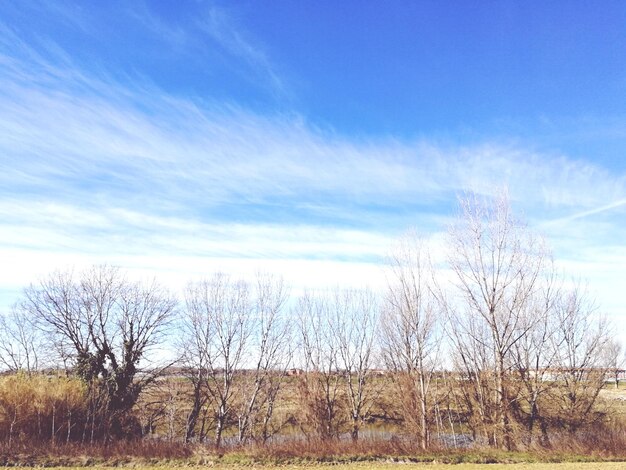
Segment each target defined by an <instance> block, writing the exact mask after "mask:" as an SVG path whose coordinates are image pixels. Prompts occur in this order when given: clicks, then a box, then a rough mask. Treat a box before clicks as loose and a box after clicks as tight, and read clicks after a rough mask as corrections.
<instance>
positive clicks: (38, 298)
mask: <svg viewBox="0 0 626 470" xmlns="http://www.w3.org/2000/svg"><path fill="white" fill-rule="evenodd" d="M176 304H177V302H176V299H175V298H174V297H173V296H172V295H170V294H169V293H168V291H167V290H166V289H164V288H163V287H161V286H159V285H158V284H157V283H156V282H152V283H149V284H140V283H138V282H132V281H130V280H128V279H127V278H126V276H125V274H124V273H123V272H122V271H120V270H119V269H118V268H115V267H111V266H95V267H92V268H90V269H88V270H85V271H83V272H80V273H78V274H75V273H73V272H72V271H67V272H61V271H59V272H55V273H53V274H51V275H50V276H48V277H47V278H45V279H43V280H42V281H41V282H40V283H39V284H34V285H31V286H30V287H28V288H27V289H26V290H25V292H24V300H23V302H22V304H21V308H22V309H23V310H24V311H26V312H29V314H30V315H33V316H34V317H35V318H37V320H38V322H39V325H40V326H41V328H42V329H43V330H44V331H45V332H46V333H47V334H48V335H49V337H50V338H52V340H53V341H54V342H55V344H57V345H58V346H59V348H60V349H61V350H62V351H64V352H65V353H67V354H69V359H70V361H71V363H72V365H73V369H74V370H75V372H76V373H77V374H78V375H79V376H80V377H81V378H82V379H84V380H85V381H86V382H87V383H89V384H91V385H94V384H96V385H97V386H98V388H99V389H101V390H103V391H104V393H105V396H106V406H105V410H106V413H105V415H106V416H105V417H106V420H107V421H108V422H109V425H108V426H107V427H108V431H109V432H111V433H113V434H115V435H125V434H127V433H128V432H130V431H131V430H130V429H128V426H130V425H131V424H132V422H127V421H126V420H127V418H128V416H129V414H128V413H129V411H130V410H131V409H132V407H133V406H134V405H135V403H136V402H137V399H138V398H139V394H140V393H141V391H142V390H143V389H144V387H145V386H146V385H147V384H149V383H151V382H152V381H153V380H154V378H155V377H156V372H155V371H154V370H153V371H147V370H146V371H144V373H143V374H141V376H139V375H138V372H139V371H140V369H139V365H140V363H146V362H147V361H148V360H149V358H148V357H146V356H147V355H148V353H149V351H150V350H151V348H152V347H153V346H156V345H157V344H159V343H160V342H161V341H162V340H163V338H162V334H163V332H164V329H165V327H166V326H167V324H168V322H169V321H170V319H171V318H172V315H173V314H174V312H175V308H176Z"/></svg>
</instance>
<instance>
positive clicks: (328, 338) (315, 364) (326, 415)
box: [296, 292, 341, 439]
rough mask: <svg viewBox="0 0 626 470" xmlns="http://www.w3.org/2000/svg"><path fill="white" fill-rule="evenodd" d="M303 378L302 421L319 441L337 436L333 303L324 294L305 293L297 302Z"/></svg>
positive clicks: (337, 382)
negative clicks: (311, 429)
mask: <svg viewBox="0 0 626 470" xmlns="http://www.w3.org/2000/svg"><path fill="white" fill-rule="evenodd" d="M296 308H297V312H298V318H299V326H300V334H301V341H302V353H303V356H304V357H303V365H304V371H305V373H304V376H303V380H302V382H301V384H300V385H301V389H300V392H301V393H300V394H301V397H300V398H301V400H302V407H303V409H302V411H303V412H304V413H305V416H304V421H306V424H308V425H311V426H313V428H314V430H315V433H316V434H317V436H318V437H320V438H321V439H331V438H335V437H337V436H338V435H339V425H340V418H341V413H340V408H341V403H340V396H339V395H340V394H339V392H340V384H341V375H340V371H339V368H338V367H339V345H338V344H337V343H336V342H335V340H334V338H333V330H332V303H331V300H330V298H329V297H328V296H326V295H313V294H312V293H311V292H307V293H305V294H304V295H303V296H302V297H301V298H300V299H299V301H298V305H297V307H296Z"/></svg>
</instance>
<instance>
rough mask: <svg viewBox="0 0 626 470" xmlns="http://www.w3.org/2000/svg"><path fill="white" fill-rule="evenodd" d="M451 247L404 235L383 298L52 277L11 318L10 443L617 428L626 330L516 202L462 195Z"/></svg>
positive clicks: (483, 434) (507, 438) (2, 388)
mask: <svg viewBox="0 0 626 470" xmlns="http://www.w3.org/2000/svg"><path fill="white" fill-rule="evenodd" d="M444 246H445V248H442V250H443V255H442V256H438V257H437V263H434V262H433V260H432V259H431V250H432V249H433V248H432V247H429V246H428V245H427V244H426V243H424V242H423V241H421V240H420V239H419V238H418V237H416V236H414V235H409V236H406V237H405V238H404V239H402V240H401V241H399V242H398V243H397V246H395V247H393V249H392V250H391V255H390V256H389V259H388V266H387V272H386V275H387V287H386V289H385V290H384V292H380V293H379V292H373V291H371V290H369V289H343V288H335V289H330V290H326V291H323V292H320V291H305V292H303V293H301V294H300V295H293V294H292V293H291V292H290V289H289V288H288V287H287V285H286V284H285V283H284V281H283V280H282V279H281V278H279V277H275V276H268V275H259V276H257V278H256V279H255V281H254V282H247V281H243V280H238V279H233V278H231V277H229V276H227V275H225V274H219V273H218V274H214V275H212V276H211V277H208V278H206V279H205V280H202V281H199V282H193V283H190V284H189V285H188V286H187V288H186V290H185V292H184V295H183V298H182V299H180V300H179V299H177V298H176V297H175V296H174V295H173V294H172V293H171V292H169V291H168V290H167V289H165V288H164V287H163V286H160V285H159V284H157V283H156V282H152V283H148V284H145V283H139V282H134V281H131V280H129V279H128V278H127V277H126V275H125V274H124V273H123V272H122V271H121V270H119V269H117V268H114V267H110V266H97V267H94V268H91V269H89V270H86V271H83V272H78V273H75V272H72V271H69V272H56V273H53V274H51V275H49V276H48V277H46V278H45V279H42V280H41V281H39V282H38V283H36V284H32V285H31V286H29V287H27V288H26V289H25V290H24V293H23V296H22V298H21V299H20V301H19V302H18V303H17V304H16V306H15V308H14V309H13V310H12V311H11V312H10V313H9V314H7V315H6V316H4V317H3V319H2V324H1V325H0V334H1V336H2V337H1V339H0V361H2V363H3V364H4V366H5V369H6V370H7V371H8V372H9V375H7V376H5V377H3V378H1V379H0V439H4V441H5V442H8V443H9V445H10V444H11V443H12V442H15V441H16V440H19V441H21V442H28V441H38V442H55V443H60V442H67V443H69V442H81V443H94V442H110V441H112V440H120V439H131V438H140V437H157V436H158V437H160V438H162V439H169V440H172V441H180V442H186V443H189V442H208V443H211V444H212V445H215V446H216V447H220V446H223V445H225V444H226V443H227V442H228V443H244V444H245V443H248V442H254V443H257V444H259V443H260V444H266V443H268V442H277V441H281V442H283V441H284V440H286V439H287V440H288V439H309V440H310V439H315V440H324V441H333V440H338V439H341V438H342V437H344V436H346V437H348V438H349V439H352V440H353V441H355V442H356V441H358V440H359V439H362V438H363V432H364V430H367V435H368V437H371V436H379V437H381V438H385V439H386V438H389V436H393V437H394V438H407V439H411V440H413V441H414V442H418V443H419V446H420V447H421V448H422V449H427V448H429V447H432V446H438V447H441V446H465V445H467V443H468V442H469V441H471V442H478V443H480V444H481V445H489V446H493V447H498V448H503V449H507V450H510V449H515V448H527V447H531V446H544V447H549V446H551V445H553V444H554V442H555V440H557V439H559V440H562V439H567V438H568V436H569V438H572V439H574V438H578V437H580V436H581V435H583V434H584V433H588V432H589V430H592V429H593V430H595V431H597V430H598V429H602V428H603V427H606V426H615V421H614V420H613V421H611V422H610V420H609V419H607V416H606V412H605V411H606V410H604V409H603V408H602V407H601V406H599V403H600V401H599V394H600V391H601V389H602V388H603V387H604V384H605V382H606V380H607V379H608V378H614V379H615V380H616V381H617V379H618V375H617V374H618V373H619V369H620V367H621V359H622V353H621V348H620V346H619V343H618V342H617V341H616V339H615V338H614V335H613V331H612V329H611V328H610V325H609V324H608V322H607V321H606V320H604V319H603V318H602V316H601V315H599V313H598V310H597V308H596V306H595V305H594V303H593V302H592V301H591V300H590V298H589V296H588V294H587V293H586V292H585V289H584V288H582V287H581V286H580V284H578V283H572V282H567V281H566V280H564V279H563V277H562V276H560V275H559V274H558V272H557V269H556V268H555V266H554V263H553V261H552V259H551V256H550V254H549V251H548V249H547V247H546V244H545V242H544V241H543V240H542V239H541V238H540V237H539V236H537V235H536V234H535V233H533V232H532V231H531V230H529V229H528V227H527V226H526V225H525V224H524V223H523V222H521V221H519V220H517V219H516V218H515V217H514V216H513V214H512V213H511V210H510V206H509V204H508V202H507V200H506V198H505V197H502V198H499V199H497V200H495V201H484V200H480V199H478V198H476V197H473V196H470V197H468V198H466V199H464V200H462V201H461V203H460V214H459V217H458V218H457V220H456V222H455V223H454V224H453V225H452V226H451V227H450V228H449V231H448V235H447V239H446V241H445V245H444ZM438 254H440V253H438ZM433 258H434V257H433ZM170 356H174V357H175V359H172V360H171V361H167V360H166V358H168V357H170ZM164 371H167V372H168V374H164ZM172 371H175V373H172ZM59 374H61V375H59ZM226 441H227V442H226Z"/></svg>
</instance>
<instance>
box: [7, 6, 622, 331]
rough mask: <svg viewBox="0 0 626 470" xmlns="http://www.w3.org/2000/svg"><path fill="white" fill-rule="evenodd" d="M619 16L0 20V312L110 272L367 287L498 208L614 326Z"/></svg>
mask: <svg viewBox="0 0 626 470" xmlns="http://www.w3.org/2000/svg"><path fill="white" fill-rule="evenodd" d="M625 51H626V4H624V3H623V2H603V4H602V7H601V8H600V7H599V6H598V5H597V4H592V3H590V2H507V1H498V2H496V1H494V2H439V1H433V2H426V1H422V2H404V1H397V2H393V1H390V2H385V4H384V7H383V6H382V4H381V3H380V2H373V1H372V2H354V3H352V2H340V3H338V2H330V1H315V2H304V1H302V2H293V1H271V2H263V3H259V2H193V1H190V2H165V1H163V2H122V1H119V2H95V1H94V2H58V1H57V2H2V3H0V270H1V272H0V296H1V298H0V306H2V308H8V306H9V305H10V304H11V303H13V302H14V301H15V300H16V299H17V296H18V295H19V290H20V289H21V288H22V287H23V286H24V285H25V284H27V283H29V282H31V281H33V280H35V279H36V278H37V276H40V275H42V274H45V273H46V272H48V271H50V270H52V269H55V268H59V267H61V268H62V267H66V266H82V265H86V264H90V263H94V262H109V263H114V264H119V265H122V266H125V267H127V268H129V269H131V271H133V272H136V273H137V275H157V276H158V277H159V278H160V279H162V280H163V281H164V282H165V283H166V284H169V285H172V286H173V287H174V288H179V287H180V285H182V283H183V282H184V281H186V280H188V279H191V278H194V277H198V276H201V275H202V274H206V273H210V272H211V271H213V270H216V269H221V270H226V271H233V272H237V273H249V272H251V271H254V270H256V269H265V270H269V271H275V272H279V273H283V274H284V275H285V276H286V277H287V278H288V279H291V280H292V282H293V283H294V284H295V285H296V286H303V285H310V286H314V287H315V286H323V285H326V284H329V283H341V284H348V285H360V284H365V283H368V284H374V285H375V284H377V283H380V282H381V279H382V274H381V269H380V264H381V262H382V260H383V259H384V256H385V254H386V253H387V252H388V250H389V246H390V244H391V243H392V242H393V240H394V239H396V238H397V237H398V236H399V235H400V234H401V233H402V232H403V231H405V230H406V229H408V228H409V227H415V228H416V229H417V230H418V231H419V232H421V233H423V234H424V236H426V237H428V238H431V239H432V241H433V243H434V244H435V246H438V245H437V244H438V243H439V245H440V244H441V240H442V239H443V234H444V232H445V229H446V225H447V224H448V223H449V222H450V221H451V220H452V217H453V216H454V214H455V209H454V208H455V201H456V197H457V196H458V195H459V194H461V193H462V192H464V191H468V190H474V191H476V192H478V193H481V194H484V195H486V196H490V195H493V194H494V193H495V192H496V191H498V190H499V188H501V187H502V186H503V185H506V186H508V187H509V191H510V197H511V200H512V203H513V205H514V207H515V209H516V210H517V211H518V212H519V213H521V214H523V215H524V216H525V217H526V218H527V219H528V220H529V221H530V223H531V225H532V226H533V228H535V229H536V230H537V231H539V232H540V233H543V234H545V235H546V236H547V238H548V239H549V241H550V244H551V245H552V247H553V249H554V252H555V256H556V258H557V259H558V260H559V261H560V263H561V266H562V267H563V269H565V270H566V271H567V272H568V274H569V275H571V276H574V277H578V276H583V277H585V278H587V279H588V280H589V286H590V290H591V291H592V292H593V293H594V295H596V296H597V298H598V300H599V303H600V304H601V305H602V307H603V308H604V310H605V311H606V312H607V313H609V314H610V315H611V316H612V317H613V318H615V319H616V321H617V323H618V324H619V325H620V327H621V328H623V327H624V326H626V315H625V314H624V313H623V308H624V305H626V293H625V292H624V289H623V283H624V279H626V245H625V243H624V240H626V158H624V151H625V150H626V54H625V53H624V52H625Z"/></svg>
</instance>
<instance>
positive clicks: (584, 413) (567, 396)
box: [553, 285, 613, 432]
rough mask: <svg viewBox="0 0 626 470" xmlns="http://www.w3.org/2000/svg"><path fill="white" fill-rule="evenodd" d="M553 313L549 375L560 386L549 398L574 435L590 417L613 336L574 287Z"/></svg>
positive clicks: (607, 324)
mask: <svg viewBox="0 0 626 470" xmlns="http://www.w3.org/2000/svg"><path fill="white" fill-rule="evenodd" d="M557 312H558V328H557V331H556V334H555V335H554V337H553V344H554V348H555V351H556V363H555V365H556V367H555V369H554V370H553V375H554V376H555V377H554V379H555V380H556V381H557V382H558V383H559V385H560V386H559V387H558V388H557V389H556V390H555V393H554V394H553V399H554V401H555V402H556V403H557V405H558V411H559V417H560V419H561V420H562V421H564V422H565V424H566V425H567V427H568V428H569V430H570V431H571V432H576V431H577V430H578V429H579V428H580V427H581V426H582V425H583V424H586V423H588V422H589V421H590V420H592V419H593V418H594V415H593V412H594V405H595V404H596V400H597V397H598V394H599V393H600V390H601V389H602V388H603V387H604V383H605V380H606V377H607V374H608V373H609V364H610V362H611V357H610V354H609V353H610V347H611V342H612V340H613V337H612V332H611V329H610V325H609V323H608V322H607V321H606V319H604V318H602V317H601V316H599V315H598V314H597V307H596V305H595V303H594V302H593V300H591V299H590V298H589V294H588V293H587V292H586V291H585V290H584V289H582V288H581V287H580V286H578V285H576V286H574V287H573V288H571V289H570V290H568V291H565V292H564V293H563V295H562V296H561V298H560V302H559V305H558V306H557Z"/></svg>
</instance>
